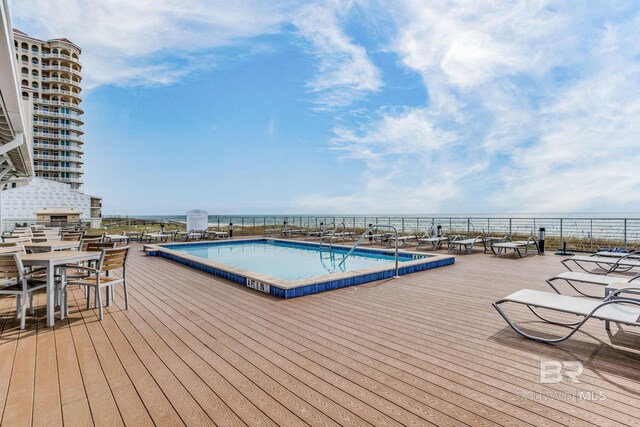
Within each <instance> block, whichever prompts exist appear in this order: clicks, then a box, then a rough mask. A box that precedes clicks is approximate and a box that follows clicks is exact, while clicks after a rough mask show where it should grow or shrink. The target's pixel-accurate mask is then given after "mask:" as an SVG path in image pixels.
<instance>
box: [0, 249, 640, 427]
mask: <svg viewBox="0 0 640 427" xmlns="http://www.w3.org/2000/svg"><path fill="white" fill-rule="evenodd" d="M132 246H133V250H132V254H131V257H130V266H129V276H128V277H129V284H130V309H129V310H124V306H123V300H122V289H118V290H117V295H116V299H115V301H114V304H112V306H111V307H109V308H107V309H105V317H104V320H103V321H102V322H100V321H98V319H97V312H96V310H94V309H93V308H92V309H90V310H85V308H84V300H83V299H82V298H83V296H82V294H81V292H80V291H79V290H77V289H76V290H73V291H72V292H70V299H71V314H70V316H69V317H68V319H66V320H64V321H60V320H57V321H56V326H55V328H53V329H50V328H46V327H45V326H44V321H45V319H44V317H45V316H44V313H45V310H44V295H43V294H42V293H41V294H39V295H37V296H36V302H37V306H38V309H37V313H36V315H35V316H29V317H28V318H27V329H26V330H25V331H23V332H21V331H20V330H19V322H18V321H17V320H16V319H15V305H14V301H13V298H2V299H0V420H1V424H2V425H61V424H62V423H63V422H64V425H74V426H75V425H134V426H138V425H165V426H173V425H214V424H215V425H218V426H236V425H238V426H239V425H292V426H294V425H313V426H324V425H416V426H417V425H505V426H516V425H536V426H542V425H548V426H559V425H634V424H636V422H637V419H638V417H640V408H638V406H637V403H636V402H637V397H638V396H639V395H640V371H639V370H638V369H637V366H638V362H639V361H640V340H638V338H639V337H640V335H639V334H638V331H636V330H634V329H633V328H631V327H622V328H621V327H618V326H614V327H613V329H612V333H611V335H609V334H607V333H606V331H605V330H604V328H603V327H602V324H601V323H600V322H590V323H588V324H587V325H586V326H585V328H584V332H579V333H578V334H576V336H575V337H574V338H573V339H571V340H569V341H567V342H565V343H563V344H560V345H553V346H549V345H541V344H538V343H535V342H532V341H529V340H525V339H522V338H520V337H519V336H517V335H516V334H515V333H513V331H511V330H510V329H509V328H508V327H507V325H506V324H505V323H504V321H503V320H502V319H501V318H500V317H499V315H498V314H497V313H496V312H495V310H493V308H492V307H491V302H492V301H494V300H496V299H498V298H500V297H503V296H505V295H507V294H509V293H511V292H513V291H516V290H518V289H521V288H531V289H539V290H548V286H547V285H546V283H545V282H544V279H545V278H547V277H550V276H552V275H554V274H556V273H558V272H560V271H563V267H562V266H561V264H560V258H558V257H554V256H551V255H547V256H533V257H528V258H524V259H521V260H520V259H518V260H516V259H508V258H498V257H494V256H491V255H483V254H480V253H474V254H471V255H461V256H458V257H457V259H456V264H455V265H453V266H450V267H445V268H439V269H435V270H432V271H426V272H422V273H416V274H412V275H408V276H403V277H401V278H399V279H394V280H387V281H379V282H374V283H369V284H365V285H361V286H357V287H352V288H344V289H339V290H336V291H331V292H325V293H322V294H317V295H311V296H307V297H303V298H297V299H293V300H281V299H276V298H273V297H270V296H266V295H264V294H261V293H258V292H255V291H253V290H249V289H247V288H245V287H242V286H239V285H237V284H235V283H231V282H227V281H224V280H221V279H219V278H216V277H213V276H210V275H207V274H205V273H203V272H200V271H197V270H195V269H191V268H188V267H185V266H183V265H180V264H177V263H173V262H171V261H168V260H166V259H163V258H153V257H146V256H144V254H143V252H142V251H141V245H139V244H133V245H132ZM527 314H528V313H527V312H526V311H524V310H518V309H516V310H513V312H512V316H513V318H514V319H515V320H518V321H525V320H530V317H529V316H527ZM527 327H528V328H531V329H532V330H535V331H538V332H543V333H551V332H553V331H554V330H555V331H556V333H557V331H558V330H557V328H555V329H554V328H553V327H549V326H545V325H541V324H539V323H529V324H527ZM545 360H559V361H568V360H577V361H580V362H581V363H583V365H584V373H583V374H582V376H581V377H580V380H581V382H580V383H579V384H573V383H571V382H569V381H563V382H562V383H559V384H540V382H539V374H540V362H542V361H545ZM589 391H594V392H596V393H597V392H603V393H605V394H606V400H586V399H575V398H574V399H570V398H569V396H570V395H571V393H586V392H589ZM534 393H551V394H553V393H555V396H556V397H554V398H547V399H541V398H535V396H536V395H535V394H534ZM523 396H525V397H523Z"/></svg>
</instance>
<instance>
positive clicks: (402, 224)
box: [402, 217, 404, 233]
mask: <svg viewBox="0 0 640 427" xmlns="http://www.w3.org/2000/svg"><path fill="white" fill-rule="evenodd" d="M402 232H403V233H404V217H402Z"/></svg>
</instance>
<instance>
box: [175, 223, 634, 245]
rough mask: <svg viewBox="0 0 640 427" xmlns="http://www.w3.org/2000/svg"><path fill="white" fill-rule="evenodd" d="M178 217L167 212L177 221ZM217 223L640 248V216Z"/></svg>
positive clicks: (244, 230) (238, 227)
mask: <svg viewBox="0 0 640 427" xmlns="http://www.w3.org/2000/svg"><path fill="white" fill-rule="evenodd" d="M176 218H179V217H166V219H167V220H169V219H171V220H174V221H175V220H176ZM209 223H210V225H211V226H213V227H217V228H221V229H227V228H228V227H229V224H231V223H233V225H234V230H235V233H236V234H239V235H249V234H252V235H255V234H261V233H263V232H264V230H265V229H269V228H274V229H276V228H282V227H284V225H285V223H286V226H287V227H288V228H302V229H319V228H321V227H322V226H323V225H324V226H326V225H328V224H332V223H333V224H336V225H338V224H344V226H345V227H346V228H347V229H348V230H353V231H355V232H356V233H358V232H362V231H364V230H365V229H366V228H367V226H368V225H369V224H387V225H393V226H395V227H396V228H397V229H398V230H399V231H400V232H402V233H404V234H406V233H418V234H421V233H424V232H425V230H427V229H429V228H430V227H433V228H434V229H437V227H438V226H439V227H441V228H442V232H444V233H446V234H449V235H452V236H453V235H461V236H465V237H475V236H499V237H503V236H509V237H511V238H520V237H524V238H526V237H528V236H530V235H531V234H534V235H535V236H538V233H539V229H540V228H545V230H546V246H547V248H549V249H558V248H560V247H562V245H563V244H565V243H566V245H567V249H568V250H574V251H596V250H598V249H600V248H611V247H619V248H625V249H640V218H604V217H603V218H571V217H567V218H541V217H539V218H500V217H468V218H462V217H439V216H429V217H427V216H421V217H407V216H305V215H302V216H284V215H280V216H209Z"/></svg>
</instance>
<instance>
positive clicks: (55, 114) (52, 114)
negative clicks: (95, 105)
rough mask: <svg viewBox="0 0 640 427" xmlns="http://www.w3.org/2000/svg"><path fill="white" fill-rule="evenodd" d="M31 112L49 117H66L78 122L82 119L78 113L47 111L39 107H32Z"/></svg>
mask: <svg viewBox="0 0 640 427" xmlns="http://www.w3.org/2000/svg"><path fill="white" fill-rule="evenodd" d="M33 114H37V115H40V116H49V117H63V118H67V119H72V120H76V121H78V122H82V119H81V118H80V114H67V113H58V112H55V111H47V110H41V109H34V110H33Z"/></svg>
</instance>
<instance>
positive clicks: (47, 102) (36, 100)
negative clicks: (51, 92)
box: [33, 98, 83, 111]
mask: <svg viewBox="0 0 640 427" xmlns="http://www.w3.org/2000/svg"><path fill="white" fill-rule="evenodd" d="M33 102H34V103H35V104H43V105H56V106H59V105H62V106H63V107H71V108H75V109H76V110H80V111H83V110H82V108H80V104H73V103H71V102H66V101H52V100H49V99H40V98H34V99H33Z"/></svg>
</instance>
